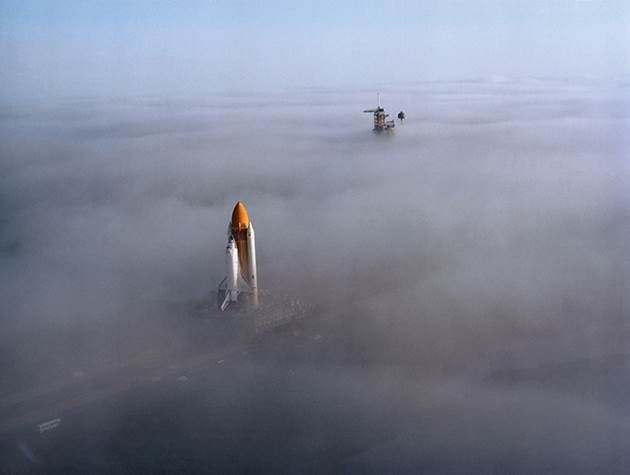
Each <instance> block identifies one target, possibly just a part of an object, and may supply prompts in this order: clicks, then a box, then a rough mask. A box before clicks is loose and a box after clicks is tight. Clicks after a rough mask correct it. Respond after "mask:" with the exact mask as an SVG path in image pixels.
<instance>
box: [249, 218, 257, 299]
mask: <svg viewBox="0 0 630 475" xmlns="http://www.w3.org/2000/svg"><path fill="white" fill-rule="evenodd" d="M247 253H248V254H249V287H250V288H251V291H252V305H253V306H254V307H257V306H258V271H257V268H256V233H255V232H254V224H253V223H252V222H251V221H250V222H249V226H248V227H247Z"/></svg>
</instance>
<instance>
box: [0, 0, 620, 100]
mask: <svg viewBox="0 0 630 475" xmlns="http://www.w3.org/2000/svg"><path fill="white" fill-rule="evenodd" d="M0 20H1V25H2V27H1V28H0V46H1V48H0V83H1V84H2V90H1V91H0V94H1V95H2V96H3V98H4V99H5V100H9V101H10V100H13V99H15V98H16V97H19V98H24V97H32V96H36V97H42V96H43V97H47V96H65V95H84V94H98V95H104V96H117V95H121V94H122V95H124V94H146V93H155V92H159V93H172V92H178V93H182V92H183V93H190V92H191V91H194V92H200V91H201V92H206V91H213V92H217V91H243V90H247V91H260V90H261V89H263V90H283V89H285V88H293V87H303V86H307V87H311V86H333V87H336V86H338V85H340V84H343V85H348V86H350V87H356V86H361V87H369V88H373V87H374V85H375V84H385V83H390V82H414V81H418V80H426V79H462V78H480V77H481V78H488V77H506V76H507V77H513V76H518V77H523V76H525V77H532V76H536V77H539V76H560V77H567V76H569V77H573V76H587V77H596V78H612V79H622V78H627V77H628V75H630V36H629V35H630V33H629V32H630V27H629V25H630V9H629V6H628V3H627V2H625V1H623V0H618V1H597V0H595V1H580V0H562V1H554V0H548V1H528V2H523V1H510V0H507V1H502V0H501V1H499V0H497V1H491V0H488V1H476V2H469V1H453V0H447V1H440V0H430V1H426V2H407V1H371V0H370V1H351V2H333V1H323V2H288V1H287V2H285V1H264V2H239V1H230V0H203V1H187V2H176V1H168V0H166V1H144V0H141V1H134V2H126V1H110V2H79V1H70V2H63V3H62V4H61V3H59V2H55V1H46V0H43V1H32V0H26V1H13V0H8V1H4V2H2V4H1V5H0Z"/></svg>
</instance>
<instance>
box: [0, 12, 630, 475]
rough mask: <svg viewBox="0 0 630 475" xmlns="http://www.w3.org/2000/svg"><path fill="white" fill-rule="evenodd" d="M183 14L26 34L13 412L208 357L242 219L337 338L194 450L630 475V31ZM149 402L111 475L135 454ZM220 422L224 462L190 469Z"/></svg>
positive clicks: (414, 467)
mask: <svg viewBox="0 0 630 475" xmlns="http://www.w3.org/2000/svg"><path fill="white" fill-rule="evenodd" d="M181 3H182V4H180V3H179V2H147V3H144V2H129V4H128V3H127V2H120V3H119V2H113V3H112V2H110V3H103V4H99V5H100V6H97V5H94V4H93V3H92V2H85V3H80V2H77V3H75V4H74V5H72V6H66V5H67V4H65V3H64V6H63V7H59V5H57V4H56V3H54V2H50V3H49V2H4V3H3V4H2V6H1V7H0V12H1V15H2V18H3V24H2V27H1V28H0V41H1V42H2V46H3V48H1V49H0V96H1V101H0V103H1V104H2V105H1V109H0V269H1V271H0V272H1V275H0V277H1V281H2V285H1V286H0V301H1V302H3V306H2V307H3V310H2V315H1V320H0V361H1V366H0V395H1V396H2V397H3V398H4V397H5V396H6V395H10V394H11V393H12V391H17V390H24V389H31V388H33V387H37V386H38V385H42V387H43V386H46V385H47V384H50V383H51V381H54V380H57V379H59V380H62V379H63V378H70V379H72V377H73V376H72V375H73V374H74V373H76V372H77V370H81V372H85V373H86V374H88V375H90V374H91V372H93V373H95V374H96V373H97V371H98V370H99V369H102V368H110V367H112V366H114V367H115V366H116V365H125V364H127V362H128V361H131V360H132V359H133V358H135V357H136V356H137V355H138V354H144V353H143V352H145V351H147V349H148V348H149V349H151V351H153V352H154V353H157V354H159V353H160V352H162V353H164V354H167V353H168V352H169V351H173V352H176V350H177V349H181V348H187V347H189V346H192V345H190V341H189V340H188V338H191V339H192V338H195V335H194V334H193V333H194V332H196V330H197V329H198V328H201V327H202V326H204V327H206V328H212V327H211V326H210V325H212V324H213V323H212V322H210V321H208V320H206V321H204V320H201V319H192V318H189V316H185V315H181V314H179V313H177V312H175V311H172V308H173V305H175V306H176V305H177V304H179V303H181V302H196V301H198V300H199V299H202V298H205V297H206V296H207V294H208V292H209V291H211V290H214V289H215V288H216V285H217V283H218V282H219V281H220V279H221V278H222V277H223V274H224V246H225V229H226V224H227V220H228V218H229V216H230V213H231V210H232V208H233V206H234V203H235V202H236V201H237V200H242V201H244V202H245V204H246V206H247V208H248V211H249V214H250V217H251V219H252V221H253V223H254V224H255V226H256V237H257V247H258V263H259V268H260V269H259V279H260V284H261V286H262V287H264V288H266V289H269V291H270V292H271V293H274V294H287V295H291V296H298V297H299V298H301V299H303V301H305V302H308V303H309V304H310V305H312V307H313V309H314V311H313V315H312V319H311V320H310V321H309V322H308V323H306V324H305V325H306V326H307V328H309V329H310V331H313V332H316V333H317V337H318V338H320V337H321V338H320V339H319V340H317V343H315V342H314V341H315V340H312V345H311V346H308V345H304V346H301V345H300V344H297V343H295V342H294V340H292V339H291V335H283V334H279V335H278V334H274V335H271V336H269V337H268V339H267V340H264V342H263V343H262V346H263V349H262V350H260V353H259V354H257V356H256V355H255V356H252V357H251V359H250V360H247V362H242V361H240V362H239V361H235V362H232V363H230V362H227V363H226V365H225V368H226V369H225V371H226V372H227V373H226V374H223V373H221V377H222V378H223V377H224V378H225V386H221V385H220V384H216V385H212V384H208V385H207V386H208V388H209V389H207V391H209V392H208V394H205V393H204V397H207V398H208V399H207V400H208V401H210V402H212V404H209V403H208V405H204V404H206V402H207V401H205V400H204V401H203V402H201V403H199V404H200V406H194V404H191V405H190V406H188V405H186V404H180V403H177V404H172V405H171V406H170V410H176V411H177V412H176V414H177V417H174V420H176V421H177V422H176V423H174V426H171V427H170V429H171V430H169V431H166V432H167V433H168V440H169V442H168V443H171V442H172V443H173V444H175V445H176V444H178V443H181V444H182V445H183V446H184V448H183V449H181V450H183V452H184V453H186V451H190V453H207V452H208V451H210V453H211V454H212V457H215V455H216V460H218V461H217V462H216V464H217V465H213V466H212V467H214V468H215V470H216V471H225V470H223V469H225V468H226V467H229V468H230V470H235V471H239V470H241V471H243V470H245V469H252V470H253V469H261V468H262V469H267V470H268V471H282V469H284V470H286V471H290V472H293V473H296V472H300V471H309V470H306V469H305V467H306V468H310V471H313V472H317V471H319V472H326V471H328V472H330V471H337V472H343V471H349V470H355V471H356V472H360V473H365V472H366V471H370V470H372V471H375V472H379V473H382V472H395V471H408V472H410V473H417V472H418V471H422V470H425V471H428V472H432V471H433V472H445V471H446V472H447V471H449V470H451V471H461V472H480V471H486V472H487V471H495V472H501V471H507V472H514V471H525V472H527V471H529V472H538V473H540V472H541V471H565V472H572V473H573V472H575V471H579V470H582V471H587V472H588V471H601V472H607V473H608V472H614V471H618V472H619V473H627V472H628V467H630V459H628V456H627V454H628V453H630V452H629V451H630V445H629V444H628V440H630V404H628V400H627V394H626V391H625V388H627V387H628V385H629V384H630V357H629V356H628V355H629V354H630V348H629V345H628V341H630V340H629V339H630V326H629V325H628V318H629V317H630V310H629V302H628V295H630V284H629V277H628V276H629V272H630V248H629V246H630V245H629V244H628V242H629V241H628V236H630V165H629V162H628V149H629V140H630V139H629V138H628V137H630V133H629V130H630V82H629V81H628V73H629V72H630V69H629V68H630V60H629V56H628V52H629V50H628V48H629V47H628V45H630V38H629V37H628V14H629V13H628V6H627V5H626V4H625V3H624V2H597V1H590V2H586V1H582V2H572V1H566V2H476V4H475V5H474V6H473V5H472V4H471V3H472V2H425V3H420V4H419V5H416V4H411V3H403V2H378V3H375V4H373V5H370V4H366V3H365V2H357V3H356V4H344V5H343V6H338V7H337V6H333V4H332V3H331V4H326V3H323V4H322V3H317V4H310V5H307V6H301V7H296V6H294V5H292V4H289V3H287V4H284V3H280V2H271V3H264V4H259V5H250V4H246V3H238V2H236V3H234V2H223V1H222V0H216V1H208V2H198V3H195V2H185V3H184V2H181ZM379 34H383V41H382V42H380V41H378V42H375V35H379ZM377 88H378V89H379V90H380V91H381V94H382V97H383V105H384V106H385V107H386V108H387V110H388V111H389V112H391V113H393V114H392V115H394V114H395V113H396V112H398V110H401V109H402V110H404V111H406V113H407V116H408V120H407V122H406V123H405V124H404V125H401V124H398V125H397V126H396V129H395V131H394V133H393V134H391V135H386V134H383V135H378V134H374V133H373V132H372V131H371V126H372V117H371V116H370V115H368V114H363V113H362V110H363V109H365V108H368V107H371V106H373V105H374V103H375V94H374V93H375V91H376V89H377ZM187 328H192V330H188V333H189V334H187V330H186V329H187ZM182 329H183V330H182ZM180 330H181V331H180ZM199 335H202V332H199ZM296 338H297V337H296ZM200 340H202V339H201V338H200V337H199V336H197V338H196V339H195V341H196V344H200V345H201V346H203V349H204V351H210V350H212V348H207V347H206V342H205V341H201V343H200ZM265 345H266V346H265ZM195 349H196V348H195ZM230 365H231V366H230ZM288 367H290V371H291V373H290V375H291V377H289V376H287V374H289V373H287V371H286V369H287V368H288ZM217 371H219V370H217ZM291 378H293V379H291ZM296 381H297V382H296ZM222 391H223V392H222ZM135 396H138V398H137V400H136V401H134V402H133V403H131V404H128V403H129V400H125V401H126V403H125V404H120V405H119V406H117V408H116V410H115V411H112V413H104V415H103V416H102V417H103V421H107V420H109V423H110V425H113V426H114V427H115V428H116V430H117V431H116V430H115V431H114V434H113V435H111V436H110V435H109V434H108V435H107V436H106V437H111V438H110V439H107V440H106V441H105V442H103V444H102V445H99V443H98V442H93V444H92V445H91V446H90V447H91V450H94V451H95V452H96V453H98V454H99V456H97V457H96V458H95V459H99V457H100V456H102V458H103V459H106V458H107V457H109V456H111V453H112V451H113V449H112V448H111V447H112V445H111V444H112V443H113V442H112V441H122V440H131V441H132V442H133V443H136V439H134V438H133V437H131V438H128V433H126V432H125V430H123V429H124V428H125V427H126V426H125V423H126V422H125V421H127V420H129V419H130V418H131V419H132V418H133V417H135V416H134V414H136V413H137V412H141V411H142V410H143V408H144V406H143V405H142V402H138V401H143V397H142V396H143V395H142V394H139V395H137V394H135ZM135 396H130V397H129V399H132V400H133V397H135ZM222 397H224V398H225V399H226V401H228V402H227V403H221V404H218V403H217V401H218V400H219V399H221V398H222ZM0 402H2V404H4V399H1V400H0ZM147 407H151V406H147ZM195 407H196V408H197V410H195ZM199 407H201V408H202V409H201V410H198V409H199ZM173 408H175V409H173ZM217 408H219V409H217ZM0 409H3V410H4V409H5V407H4V406H2V405H1V404H0ZM144 410H146V411H148V412H149V416H150V417H152V416H153V413H151V411H149V409H144ZM134 411H135V412H134ZM213 411H214V412H213ZM274 411H275V412H274ZM200 414H201V416H200ZM204 414H205V416H204ZM278 414H279V415H280V417H276V416H277V415H278ZM85 417H86V419H89V418H88V416H85ZM199 417H202V419H203V418H204V417H205V418H206V419H204V420H208V421H209V424H212V423H214V422H216V421H220V420H223V419H221V418H222V417H226V418H227V420H229V424H227V423H226V427H228V428H227V429H226V428H225V427H223V426H220V425H219V427H223V429H217V432H216V434H215V435H216V436H217V437H220V438H221V439H222V440H224V442H223V443H224V444H225V445H224V446H218V445H217V446H213V445H212V443H207V444H206V443H205V439H203V440H204V444H201V443H200V442H198V443H199V446H195V445H194V444H193V445H190V446H189V445H188V440H189V439H188V437H189V436H191V434H192V435H199V434H202V435H199V437H208V435H207V431H203V430H200V429H199V426H198V425H197V424H198V421H199ZM112 421H113V422H112ZM0 422H2V421H0ZM99 424H100V423H99ZM274 424H276V425H274ZM283 424H284V425H283ZM106 425H107V424H106V423H105V422H103V427H105V426H106ZM97 427H101V426H100V425H97ZM268 427H271V428H272V429H273V428H275V430H272V429H270V432H269V433H267V432H264V431H266V430H267V428H268ZM252 428H255V429H252ZM287 428H289V429H291V431H293V432H291V431H288V429H287ZM221 430H223V432H221ZM240 430H242V432H239V431H240ZM256 430H260V431H263V432H256ZM230 431H233V432H230ZM250 431H253V432H252V433H253V435H252V434H250ZM147 432H148V431H147ZM156 432H157V431H156ZM226 433H227V434H228V435H231V436H232V438H230V437H225V438H224V437H223V436H224V435H225V434H226ZM245 433H247V434H248V435H247V436H244V435H243V434H245ZM287 434H289V435H287ZM101 436H102V434H101V433H99V432H98V431H96V433H95V434H94V437H96V439H94V440H99V439H98V437H101ZM90 440H91V439H90ZM148 440H149V439H148V438H147V439H142V438H141V437H140V438H138V439H137V443H138V444H139V446H138V447H139V448H138V450H137V451H135V450H132V449H131V448H130V449H129V451H130V452H134V454H136V453H140V454H142V453H144V452H143V450H142V447H143V446H142V443H145V442H146V441H148ZM195 440H197V441H199V440H200V439H195ZM182 441H184V442H182ZM0 442H1V441H0ZM132 442H130V445H129V446H127V447H132V448H133V447H136V446H134V445H133V444H132ZM265 442H266V443H268V444H272V449H274V450H276V452H273V450H271V451H270V453H272V454H273V453H276V454H277V455H276V456H273V455H272V456H269V454H266V455H265V454H263V455H261V454H260V453H258V452H256V450H260V451H263V449H260V447H261V446H264V443H265ZM261 444H262V445H261ZM292 444H293V445H292ZM11 447H13V446H11ZM151 447H158V448H160V447H161V446H160V445H159V444H156V445H154V444H152V443H149V442H146V446H145V449H146V451H147V452H149V453H150V450H151ZM169 447H171V446H170V445H169ZM200 447H201V448H200ZM213 447H214V448H213ZM217 447H220V449H219V448H217ZM257 448H258V449H257ZM10 450H12V451H13V449H10ZM16 450H17V449H16ZM154 450H156V449H154ZM173 450H175V449H173ZM195 450H197V452H195ZM212 450H215V452H216V454H215V453H214V452H212ZM70 452H72V450H69V451H68V453H70ZM77 452H80V450H78V451H77ZM7 453H8V452H4V453H3V452H1V451H0V459H1V458H2V455H3V454H4V455H6V454H7ZM305 453H306V454H311V455H310V456H312V457H314V459H313V460H315V462H313V461H312V460H311V459H310V458H308V457H306V456H304V454H305ZM11 454H13V452H11ZM226 454H227V455H226ZM232 454H236V455H233V457H241V458H242V459H243V460H245V461H246V462H239V463H241V465H236V466H234V465H232V464H233V463H235V462H234V460H233V459H231V458H230V457H232ZM242 454H245V455H246V456H245V457H242ZM313 454H315V455H313ZM12 456H13V455H12ZM18 456H19V457H22V455H20V453H18ZM248 456H249V459H248ZM265 456H267V457H269V458H267V459H266V458H265ZM90 457H91V456H90ZM256 457H260V459H257V458H256ZM292 457H293V458H292ZM22 458H23V457H22ZM241 458H239V460H241ZM131 459H133V457H130V460H131ZM134 460H135V459H134ZM317 460H319V462H317ZM331 460H334V461H335V462H331ZM247 461H249V462H247ZM305 461H306V462H308V463H306V462H305ZM326 461H327V462H328V463H329V465H326V463H325V462H326ZM119 463H122V462H119ZM221 463H225V464H226V465H221ZM246 463H249V464H250V465H246ZM305 463H306V465H304V464H305ZM317 463H321V464H323V465H317ZM243 464H245V465H243ZM278 464H279V465H278ZM122 467H123V468H127V469H129V467H133V464H131V465H124V464H123V465H122ZM287 467H288V468H287ZM1 468H2V467H1V466H0V469H1ZM110 468H111V467H110ZM143 468H144V469H145V470H147V467H146V466H144V467H143ZM166 468H168V467H166ZM166 468H164V469H166ZM171 468H172V467H171ZM186 468H188V469H189V470H192V468H194V467H192V466H188V467H186ZM276 469H277V470H276ZM298 469H299V470H298ZM200 470H201V469H200ZM200 470H198V471H200ZM205 470H208V466H205ZM0 471H1V470H0Z"/></svg>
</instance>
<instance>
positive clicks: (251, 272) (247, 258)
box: [217, 201, 258, 311]
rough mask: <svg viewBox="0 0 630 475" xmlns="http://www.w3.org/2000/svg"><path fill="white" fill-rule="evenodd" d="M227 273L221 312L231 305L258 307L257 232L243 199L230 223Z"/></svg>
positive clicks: (221, 291)
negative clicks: (240, 304) (239, 304)
mask: <svg viewBox="0 0 630 475" xmlns="http://www.w3.org/2000/svg"><path fill="white" fill-rule="evenodd" d="M225 257H226V274H227V275H226V276H225V278H224V279H223V280H222V281H221V283H220V284H219V290H218V301H217V303H218V304H219V308H220V309H221V311H225V310H226V309H227V308H228V307H229V306H230V305H231V304H234V303H246V304H247V305H248V306H249V307H251V308H256V307H257V306H258V273H257V269H256V234H255V233H254V225H253V224H252V222H251V221H250V220H249V216H248V214H247V209H246V208H245V205H244V204H243V203H241V202H240V201H237V202H236V206H234V210H233V211H232V219H231V220H230V222H229V223H228V229H227V245H226V247H225Z"/></svg>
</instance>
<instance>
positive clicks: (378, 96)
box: [376, 92, 381, 109]
mask: <svg viewBox="0 0 630 475" xmlns="http://www.w3.org/2000/svg"><path fill="white" fill-rule="evenodd" d="M376 102H378V108H379V109H380V108H381V93H380V92H377V93H376Z"/></svg>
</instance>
